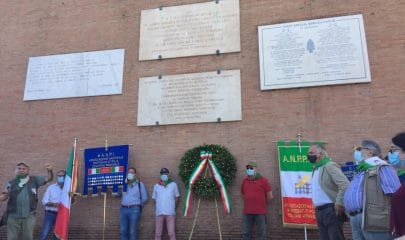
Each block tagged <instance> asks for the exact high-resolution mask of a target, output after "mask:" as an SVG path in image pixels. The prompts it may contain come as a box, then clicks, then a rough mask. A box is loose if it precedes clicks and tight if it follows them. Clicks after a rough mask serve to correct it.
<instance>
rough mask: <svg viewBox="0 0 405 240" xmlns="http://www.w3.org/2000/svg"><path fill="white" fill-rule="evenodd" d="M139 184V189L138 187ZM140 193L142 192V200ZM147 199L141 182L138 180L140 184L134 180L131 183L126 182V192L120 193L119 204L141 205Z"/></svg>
mask: <svg viewBox="0 0 405 240" xmlns="http://www.w3.org/2000/svg"><path fill="white" fill-rule="evenodd" d="M131 185H132V186H131ZM139 186H140V187H141V189H139ZM139 190H140V191H139ZM140 193H141V194H142V202H141V195H140ZM147 200H148V193H147V192H146V188H145V185H144V184H143V182H140V184H138V182H134V183H132V184H128V187H127V192H124V193H123V194H122V200H121V204H122V205H124V206H130V205H143V204H144V203H145V202H146V201H147Z"/></svg>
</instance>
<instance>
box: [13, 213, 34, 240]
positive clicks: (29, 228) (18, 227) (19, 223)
mask: <svg viewBox="0 0 405 240" xmlns="http://www.w3.org/2000/svg"><path fill="white" fill-rule="evenodd" d="M34 227H35V215H34V214H30V215H29V216H28V217H26V218H14V217H10V215H8V219H7V240H18V239H19V238H18V235H19V234H20V232H22V239H24V240H33V239H34V237H33V233H34Z"/></svg>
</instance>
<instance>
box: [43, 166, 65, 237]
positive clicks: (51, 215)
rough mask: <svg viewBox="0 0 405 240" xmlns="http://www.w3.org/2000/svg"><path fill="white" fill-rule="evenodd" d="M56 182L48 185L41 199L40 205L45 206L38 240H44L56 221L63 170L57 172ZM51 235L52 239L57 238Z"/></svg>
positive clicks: (63, 179) (62, 182)
mask: <svg viewBox="0 0 405 240" xmlns="http://www.w3.org/2000/svg"><path fill="white" fill-rule="evenodd" d="M57 176H58V177H57V182H56V183H54V184H52V185H50V186H49V187H48V188H47V189H46V191H45V194H44V197H43V198H42V205H44V206H45V214H44V222H43V224H42V230H41V234H40V235H39V239H40V240H46V239H47V237H48V234H49V232H51V230H52V229H53V226H54V225H55V221H56V215H57V214H58V208H59V203H60V195H61V192H62V189H63V184H64V183H65V176H66V171H65V170H59V171H58V172H57ZM52 235H53V239H54V240H57V239H58V238H57V237H56V236H55V235H54V234H52Z"/></svg>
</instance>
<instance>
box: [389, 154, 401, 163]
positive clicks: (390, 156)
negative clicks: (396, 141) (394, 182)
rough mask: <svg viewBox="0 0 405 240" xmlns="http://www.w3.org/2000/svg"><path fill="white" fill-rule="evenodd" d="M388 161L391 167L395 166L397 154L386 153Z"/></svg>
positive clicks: (397, 161)
mask: <svg viewBox="0 0 405 240" xmlns="http://www.w3.org/2000/svg"><path fill="white" fill-rule="evenodd" d="M388 161H389V162H390V163H391V164H392V165H397V164H398V163H399V152H398V151H395V152H391V151H389V152H388Z"/></svg>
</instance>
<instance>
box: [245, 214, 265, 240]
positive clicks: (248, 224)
mask: <svg viewBox="0 0 405 240" xmlns="http://www.w3.org/2000/svg"><path fill="white" fill-rule="evenodd" d="M266 222H267V220H266V215H265V214H243V228H242V238H243V240H250V239H253V238H252V230H253V224H255V223H256V225H257V227H256V232H257V239H259V240H265V239H267V236H266V235H267V233H266Z"/></svg>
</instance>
